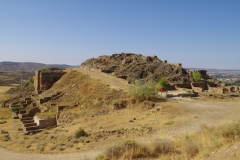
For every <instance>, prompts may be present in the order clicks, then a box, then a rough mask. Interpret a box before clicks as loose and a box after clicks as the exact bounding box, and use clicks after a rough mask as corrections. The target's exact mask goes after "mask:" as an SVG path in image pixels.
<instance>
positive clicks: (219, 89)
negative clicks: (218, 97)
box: [208, 86, 224, 94]
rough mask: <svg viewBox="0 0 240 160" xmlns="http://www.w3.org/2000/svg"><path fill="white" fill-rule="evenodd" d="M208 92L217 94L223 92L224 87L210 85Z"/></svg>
mask: <svg viewBox="0 0 240 160" xmlns="http://www.w3.org/2000/svg"><path fill="white" fill-rule="evenodd" d="M208 92H211V93H217V94H223V93H224V88H222V87H210V86H208Z"/></svg>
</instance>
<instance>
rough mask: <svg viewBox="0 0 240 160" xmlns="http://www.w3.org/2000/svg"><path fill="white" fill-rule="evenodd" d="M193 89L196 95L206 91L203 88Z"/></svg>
mask: <svg viewBox="0 0 240 160" xmlns="http://www.w3.org/2000/svg"><path fill="white" fill-rule="evenodd" d="M192 89H193V92H195V93H200V92H203V91H204V89H203V88H201V87H192Z"/></svg>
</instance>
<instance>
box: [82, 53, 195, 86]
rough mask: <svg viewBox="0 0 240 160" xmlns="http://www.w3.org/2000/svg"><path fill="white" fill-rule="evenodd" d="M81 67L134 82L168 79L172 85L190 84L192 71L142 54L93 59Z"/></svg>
mask: <svg viewBox="0 0 240 160" xmlns="http://www.w3.org/2000/svg"><path fill="white" fill-rule="evenodd" d="M81 67H86V68H92V69H99V70H101V71H102V72H105V73H110V74H112V75H114V76H116V77H118V78H122V79H126V80H128V81H129V82H133V81H135V80H136V79H141V80H142V81H151V80H154V81H158V80H159V79H161V78H163V77H164V78H166V79H168V81H169V82H170V83H189V82H190V77H191V76H190V75H191V71H190V70H189V69H186V68H182V65H181V64H168V63H167V61H163V60H160V59H158V57H157V56H142V55H141V54H133V53H121V54H113V55H111V56H99V57H98V58H91V59H88V60H87V61H85V62H83V63H82V64H81Z"/></svg>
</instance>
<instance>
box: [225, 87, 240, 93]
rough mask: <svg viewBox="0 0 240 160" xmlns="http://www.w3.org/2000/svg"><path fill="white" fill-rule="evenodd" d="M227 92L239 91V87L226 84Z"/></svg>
mask: <svg viewBox="0 0 240 160" xmlns="http://www.w3.org/2000/svg"><path fill="white" fill-rule="evenodd" d="M226 89H227V90H228V92H239V87H238V86H228V87H226Z"/></svg>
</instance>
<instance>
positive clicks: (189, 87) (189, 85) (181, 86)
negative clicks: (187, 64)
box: [175, 84, 192, 89]
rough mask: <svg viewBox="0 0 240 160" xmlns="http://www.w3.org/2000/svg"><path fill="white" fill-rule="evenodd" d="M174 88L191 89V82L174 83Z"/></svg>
mask: <svg viewBox="0 0 240 160" xmlns="http://www.w3.org/2000/svg"><path fill="white" fill-rule="evenodd" d="M175 88H176V89H182V88H186V89H192V86H191V84H176V85H175Z"/></svg>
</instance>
